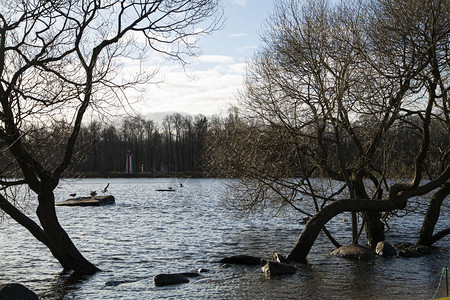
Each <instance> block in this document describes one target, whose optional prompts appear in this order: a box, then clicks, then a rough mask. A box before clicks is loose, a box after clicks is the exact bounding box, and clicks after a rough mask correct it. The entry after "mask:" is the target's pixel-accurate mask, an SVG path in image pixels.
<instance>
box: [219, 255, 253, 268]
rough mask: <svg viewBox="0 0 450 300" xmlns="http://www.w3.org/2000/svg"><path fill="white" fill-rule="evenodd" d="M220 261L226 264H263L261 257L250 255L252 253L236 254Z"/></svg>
mask: <svg viewBox="0 0 450 300" xmlns="http://www.w3.org/2000/svg"><path fill="white" fill-rule="evenodd" d="M219 262H221V263H226V264H235V265H252V266H256V265H259V264H261V259H260V258H259V257H255V256H250V255H234V256H228V257H225V258H223V259H221V260H220V261H219Z"/></svg>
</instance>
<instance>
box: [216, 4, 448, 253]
mask: <svg viewBox="0 0 450 300" xmlns="http://www.w3.org/2000/svg"><path fill="white" fill-rule="evenodd" d="M449 20H450V18H449V5H448V1H446V0H431V1H420V2H418V1H404V0H394V1H392V0H389V1H388V0H373V1H366V2H364V1H350V2H349V1H346V2H341V3H340V4H330V3H328V2H327V1H307V2H306V3H305V2H302V1H296V0H286V1H281V2H280V3H279V4H278V6H277V8H276V11H275V13H274V15H273V18H272V19H271V20H269V21H268V24H267V29H266V31H265V32H264V34H263V37H262V39H263V41H264V43H265V45H264V47H263V48H262V49H260V50H259V52H257V54H256V55H255V57H254V59H253V61H252V62H251V63H250V64H249V66H248V72H247V79H246V84H245V88H244V91H243V93H242V97H241V99H240V100H241V106H240V107H239V110H238V111H235V112H234V113H232V114H230V116H229V117H228V118H226V120H223V121H221V122H216V123H215V125H216V126H215V129H214V130H212V132H211V139H212V141H211V143H212V145H213V146H212V147H211V149H210V153H211V156H212V159H211V160H210V162H211V165H212V167H213V168H214V169H215V170H216V171H217V172H218V173H219V174H221V175H224V176H238V177H241V178H242V179H243V180H242V181H241V186H240V189H239V191H240V194H239V195H238V196H237V198H236V199H238V200H237V201H236V202H237V205H238V206H239V207H240V208H241V209H243V210H247V211H248V210H254V209H256V208H258V207H272V208H273V209H280V208H282V207H285V206H289V207H292V208H294V209H296V210H297V211H299V212H300V213H302V214H304V215H306V219H305V220H308V221H307V223H306V225H305V227H304V230H303V231H302V233H301V235H300V237H299V239H298V241H297V243H296V245H295V247H294V249H293V250H292V251H291V252H290V253H289V255H288V259H290V260H292V261H300V260H302V259H304V258H306V256H307V254H308V253H309V251H310V249H311V247H312V245H313V243H314V241H315V240H316V238H317V236H318V234H319V232H320V231H321V230H324V229H325V227H324V226H325V225H326V224H327V222H328V221H329V220H331V219H332V218H333V217H335V216H336V215H338V214H340V213H342V212H351V213H352V217H353V218H352V219H353V220H352V222H353V223H352V224H353V226H352V228H353V231H352V232H353V236H352V241H353V243H357V242H358V239H359V235H360V233H361V231H362V230H363V228H364V229H365V232H366V241H367V244H368V245H370V246H375V245H376V243H377V242H379V241H382V240H384V223H383V222H382V220H381V217H382V214H381V212H392V211H397V210H405V209H408V200H410V199H412V198H414V197H422V196H426V195H428V196H429V195H431V198H432V200H431V201H430V202H429V203H427V205H428V212H427V214H426V216H425V221H424V228H422V231H421V237H420V238H419V240H418V241H417V243H419V244H424V245H430V244H432V243H433V242H435V241H436V240H438V239H440V238H442V237H443V236H445V235H446V234H448V233H449V231H450V229H447V230H444V231H442V232H439V233H434V228H435V225H436V222H437V220H438V218H439V214H440V209H441V206H442V203H443V201H445V199H448V195H449V182H448V179H449V176H450V167H449V153H450V141H449V136H450V134H449V133H450V118H449V117H450V116H449V111H448V107H449V102H448V89H449V77H448V76H449V74H450V73H449V71H450V70H449V65H448V61H449V56H448V44H449V26H448V25H449ZM437 128H439V129H437ZM400 130H404V132H407V133H408V134H410V135H411V138H410V140H411V141H412V144H400V145H399V144H398V143H397V138H398V137H399V135H398V133H399V131H400ZM432 130H437V131H436V132H438V134H431V131H432ZM406 140H407V139H405V138H404V137H403V136H400V141H406ZM402 148H408V149H407V150H403V149H402ZM402 153H407V154H408V155H407V156H409V157H407V159H408V160H409V161H410V162H411V163H410V164H408V163H406V161H402V160H403V159H404V158H405V157H404V156H403V157H402V155H401V154H402ZM398 160H400V161H398ZM400 165H401V166H403V167H404V168H402V169H397V168H396V167H397V166H400ZM400 172H401V173H400ZM401 177H402V178H411V180H410V182H405V181H402V180H399V179H398V178H401ZM318 178H320V179H318ZM358 214H359V215H360V216H361V218H360V219H361V220H362V221H361V224H358V218H357V215H358ZM384 216H385V217H386V216H387V215H386V214H385V215H384ZM325 231H326V229H325ZM425 236H426V237H425ZM334 244H335V245H336V244H338V243H336V241H334Z"/></svg>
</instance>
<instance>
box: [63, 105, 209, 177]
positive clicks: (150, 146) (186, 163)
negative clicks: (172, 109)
mask: <svg viewBox="0 0 450 300" xmlns="http://www.w3.org/2000/svg"><path fill="white" fill-rule="evenodd" d="M208 124H209V121H208V119H207V118H206V117H205V116H203V115H196V116H193V117H192V116H190V115H181V114H179V113H174V114H171V115H167V116H165V117H164V119H163V120H162V122H161V123H160V124H159V123H158V122H155V121H153V120H146V119H144V118H142V117H131V116H130V117H127V118H124V119H123V120H122V121H120V122H119V124H118V125H112V124H109V125H105V124H102V123H100V122H99V121H93V122H91V123H90V124H88V125H86V126H84V127H82V129H81V131H80V138H79V140H78V143H77V145H76V150H77V153H78V155H77V156H76V158H75V159H74V161H73V164H72V168H71V172H74V173H78V174H84V175H86V174H88V173H93V174H95V175H97V176H99V175H102V174H123V173H124V172H125V167H126V152H127V151H129V150H130V151H131V153H132V170H133V173H137V174H141V175H143V174H161V173H162V174H167V173H171V172H175V173H179V172H183V173H186V174H191V175H194V174H196V176H199V175H200V173H201V172H202V171H203V152H204V147H205V140H206V135H207V131H208Z"/></svg>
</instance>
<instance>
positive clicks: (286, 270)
mask: <svg viewBox="0 0 450 300" xmlns="http://www.w3.org/2000/svg"><path fill="white" fill-rule="evenodd" d="M261 270H262V271H263V272H264V273H267V274H270V276H275V275H287V274H294V273H295V272H296V271H297V268H296V267H294V266H291V265H289V264H285V263H280V262H277V261H273V260H265V259H262V260H261Z"/></svg>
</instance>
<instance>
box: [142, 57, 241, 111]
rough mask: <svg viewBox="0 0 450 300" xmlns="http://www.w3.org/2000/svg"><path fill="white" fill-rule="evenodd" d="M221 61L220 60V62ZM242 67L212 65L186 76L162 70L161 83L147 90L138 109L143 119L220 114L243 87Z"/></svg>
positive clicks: (168, 69) (174, 70) (177, 72)
mask: <svg viewBox="0 0 450 300" xmlns="http://www.w3.org/2000/svg"><path fill="white" fill-rule="evenodd" d="M219 61H220V60H219ZM243 67H244V64H233V63H229V64H225V65H214V66H212V67H211V68H208V69H206V70H201V71H199V70H197V71H192V72H190V73H189V75H190V76H187V75H186V73H185V72H184V71H183V69H182V68H179V67H178V68H174V67H163V68H162V70H161V71H162V72H163V73H164V75H163V76H162V77H163V79H164V82H162V83H160V84H158V85H157V86H156V85H152V86H149V87H148V89H147V91H146V93H145V95H144V96H143V97H142V98H143V101H141V102H140V103H139V104H138V105H137V106H135V107H136V108H137V110H138V111H140V112H141V113H142V114H144V115H153V116H154V115H155V114H156V115H158V114H159V115H161V114H162V113H166V114H170V113H171V112H175V111H176V112H179V113H187V114H192V115H195V114H199V113H201V114H204V115H213V114H219V113H220V112H221V111H224V110H226V109H227V107H228V106H229V104H230V103H235V102H236V100H235V98H236V96H237V93H238V91H239V89H240V88H241V87H242V82H243V74H244V68H243Z"/></svg>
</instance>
